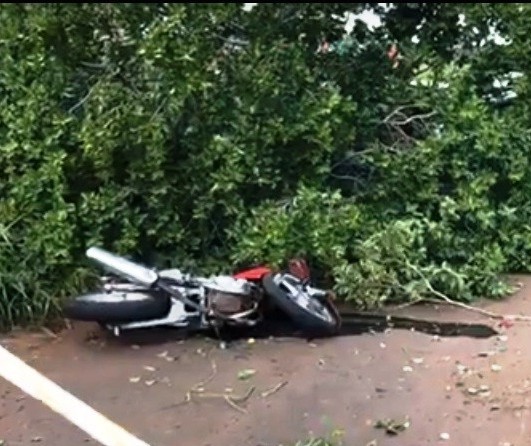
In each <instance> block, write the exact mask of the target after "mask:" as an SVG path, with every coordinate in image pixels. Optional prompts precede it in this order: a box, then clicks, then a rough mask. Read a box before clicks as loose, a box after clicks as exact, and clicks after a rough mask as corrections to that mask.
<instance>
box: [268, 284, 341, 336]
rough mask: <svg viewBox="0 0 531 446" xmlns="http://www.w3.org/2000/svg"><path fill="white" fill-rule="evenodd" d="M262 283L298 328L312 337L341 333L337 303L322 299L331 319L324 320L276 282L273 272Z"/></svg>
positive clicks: (272, 298) (274, 301)
mask: <svg viewBox="0 0 531 446" xmlns="http://www.w3.org/2000/svg"><path fill="white" fill-rule="evenodd" d="M262 285H263V287H264V290H265V292H266V293H267V295H268V296H269V297H270V298H271V300H272V301H273V303H274V304H275V305H276V306H277V307H278V308H279V309H280V310H281V311H283V312H284V313H285V314H286V315H287V316H288V317H289V318H290V319H291V320H292V321H293V323H294V324H296V325H297V328H299V329H301V330H303V331H304V332H305V333H307V334H308V335H310V336H312V337H328V336H334V335H337V334H338V333H339V330H340V328H341V316H340V315H339V312H338V311H337V308H336V307H335V305H334V304H333V303H332V302H330V301H329V300H328V299H326V300H324V301H322V304H323V305H324V307H325V308H326V310H328V313H329V315H330V316H331V320H324V319H322V318H320V317H319V316H316V315H315V314H313V313H312V312H311V311H309V310H308V309H306V308H304V307H301V306H299V305H298V304H297V303H296V302H295V301H294V300H293V299H292V298H291V297H290V296H289V294H288V293H287V292H286V291H284V290H283V289H282V288H281V287H279V286H278V285H277V284H276V283H275V281H274V280H273V276H272V275H271V274H268V275H266V276H265V277H264V278H263V279H262Z"/></svg>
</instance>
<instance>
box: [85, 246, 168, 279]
mask: <svg viewBox="0 0 531 446" xmlns="http://www.w3.org/2000/svg"><path fill="white" fill-rule="evenodd" d="M86 255H87V257H88V258H90V259H92V260H95V261H96V262H98V263H100V264H101V265H103V266H104V267H106V268H107V269H109V270H111V271H112V272H114V273H116V274H118V275H120V276H125V277H127V278H128V279H129V280H131V281H133V282H136V283H139V284H141V285H144V286H148V287H151V286H153V285H154V284H155V283H156V282H157V281H158V280H159V275H158V274H157V273H156V272H155V271H153V270H151V269H148V268H146V267H144V266H142V265H139V264H138V263H134V262H131V261H130V260H127V259H125V258H123V257H120V256H117V255H116V254H113V253H111V252H108V251H105V250H104V249H101V248H96V247H91V248H89V249H88V250H87V253H86Z"/></svg>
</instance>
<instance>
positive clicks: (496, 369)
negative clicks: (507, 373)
mask: <svg viewBox="0 0 531 446" xmlns="http://www.w3.org/2000/svg"><path fill="white" fill-rule="evenodd" d="M490 369H491V370H492V371H493V372H501V369H502V366H501V365H499V364H492V365H491V366H490Z"/></svg>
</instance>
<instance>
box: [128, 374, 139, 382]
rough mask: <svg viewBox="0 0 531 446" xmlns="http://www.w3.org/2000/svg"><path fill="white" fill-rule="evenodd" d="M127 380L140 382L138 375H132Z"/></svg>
mask: <svg viewBox="0 0 531 446" xmlns="http://www.w3.org/2000/svg"><path fill="white" fill-rule="evenodd" d="M129 382H130V383H133V384H136V383H138V382H140V376H132V377H131V378H129Z"/></svg>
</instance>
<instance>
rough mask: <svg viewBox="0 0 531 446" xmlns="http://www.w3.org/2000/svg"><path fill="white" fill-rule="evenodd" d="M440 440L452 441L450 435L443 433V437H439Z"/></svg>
mask: <svg viewBox="0 0 531 446" xmlns="http://www.w3.org/2000/svg"><path fill="white" fill-rule="evenodd" d="M439 438H440V439H441V440H444V441H447V440H449V439H450V434H449V433H448V432H443V433H441V435H439Z"/></svg>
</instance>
